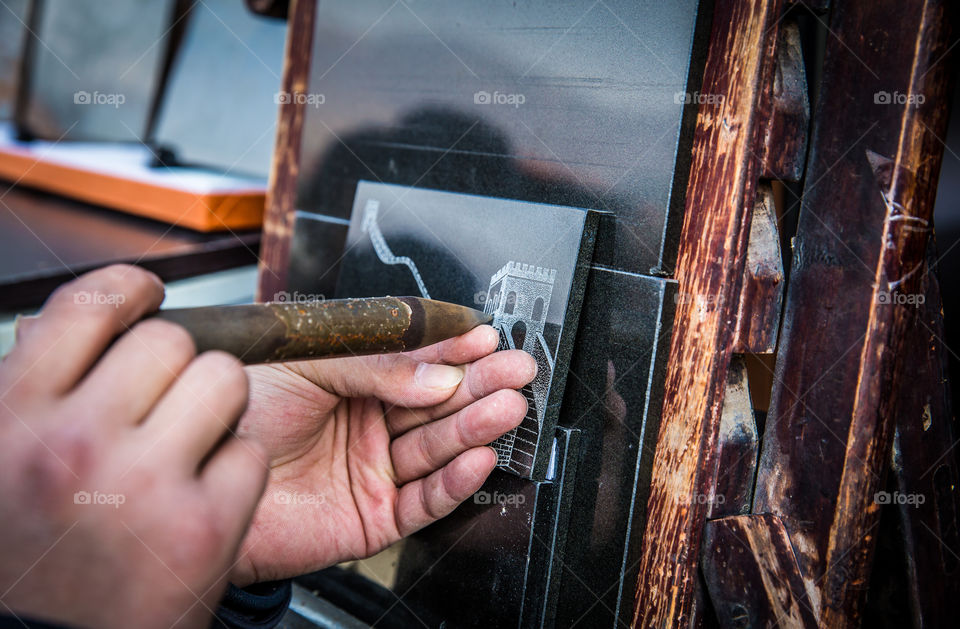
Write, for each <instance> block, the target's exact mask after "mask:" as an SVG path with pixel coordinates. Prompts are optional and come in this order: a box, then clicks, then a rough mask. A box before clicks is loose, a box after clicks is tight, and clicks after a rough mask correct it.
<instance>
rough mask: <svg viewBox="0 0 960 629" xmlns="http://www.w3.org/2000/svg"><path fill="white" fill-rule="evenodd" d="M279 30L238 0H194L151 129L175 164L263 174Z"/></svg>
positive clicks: (277, 73) (272, 121)
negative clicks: (154, 124)
mask: <svg viewBox="0 0 960 629" xmlns="http://www.w3.org/2000/svg"><path fill="white" fill-rule="evenodd" d="M286 32H287V24H286V22H285V21H283V20H278V19H274V18H267V17H262V16H259V15H255V14H253V13H251V12H250V10H249V9H247V6H246V3H244V2H240V1H238V0H204V1H203V2H199V3H196V4H194V5H193V8H192V9H191V13H190V18H189V22H188V23H187V29H186V33H185V34H184V39H183V42H182V43H181V44H180V48H179V50H178V51H177V56H176V59H175V63H174V65H173V67H172V69H171V72H170V77H169V79H168V80H167V87H166V92H165V94H164V97H163V101H162V103H161V107H160V111H159V115H158V117H157V124H156V130H155V134H154V140H155V142H156V143H157V144H158V145H159V146H162V147H163V148H164V149H166V150H169V151H171V152H172V157H173V158H174V160H175V163H177V164H183V165H190V166H201V167H207V168H211V169H213V170H216V171H219V172H229V173H231V174H235V175H249V176H253V177H260V178H263V179H266V178H267V176H268V175H269V174H270V163H271V158H272V156H273V149H274V144H275V143H276V135H277V134H276V118H277V110H278V101H281V93H280V86H281V74H282V73H283V49H284V41H285V38H286Z"/></svg>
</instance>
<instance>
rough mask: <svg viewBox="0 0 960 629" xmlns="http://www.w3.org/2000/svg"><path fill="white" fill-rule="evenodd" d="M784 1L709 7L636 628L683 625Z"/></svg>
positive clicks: (710, 476) (696, 556) (726, 1)
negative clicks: (717, 98)
mask: <svg viewBox="0 0 960 629" xmlns="http://www.w3.org/2000/svg"><path fill="white" fill-rule="evenodd" d="M780 11H781V2H780V1H779V0H767V1H761V2H753V3H748V2H736V1H731V0H724V1H720V2H717V3H716V6H715V9H714V18H713V30H712V33H711V38H710V51H709V53H708V56H707V61H706V69H705V74H704V81H703V88H702V90H701V93H703V94H717V95H723V99H722V100H723V102H722V104H719V105H710V104H704V105H701V109H700V113H699V117H698V120H697V129H696V132H695V136H694V150H693V163H692V166H691V176H690V181H689V184H688V187H687V195H686V210H685V216H684V223H683V227H682V230H681V236H680V250H679V256H678V263H677V273H676V278H677V280H678V282H679V291H680V297H681V298H680V299H678V304H677V312H676V318H675V324H674V334H673V338H672V341H671V348H670V358H669V364H668V367H667V377H666V389H665V390H666V397H665V401H664V409H663V422H662V424H661V428H660V433H659V436H658V440H657V449H656V456H655V459H654V467H653V480H652V484H651V493H650V498H649V500H648V502H647V514H648V517H647V522H646V529H645V531H644V536H643V539H642V541H641V543H642V556H641V562H640V570H639V578H638V583H637V596H636V599H635V600H636V603H635V610H634V625H635V626H639V627H657V628H658V629H659V628H660V627H667V626H685V625H686V623H688V622H689V613H690V608H691V606H692V594H693V585H694V582H695V580H696V575H697V571H696V568H697V564H698V559H699V549H700V539H701V534H702V527H703V522H704V518H705V516H706V507H707V505H706V501H704V500H703V496H705V495H707V494H708V493H709V492H710V491H711V489H712V487H713V485H714V476H715V472H716V469H715V466H714V462H715V459H714V455H715V452H714V450H715V447H716V441H717V434H718V431H719V425H720V410H721V406H722V401H723V389H724V386H725V384H726V371H727V367H728V365H729V362H730V357H731V353H732V350H733V343H734V327H735V326H734V325H732V323H733V322H734V321H735V320H736V312H737V305H738V298H739V294H740V285H741V279H742V275H743V268H744V261H745V259H746V241H747V234H748V232H749V225H750V215H751V210H752V204H753V199H754V195H755V190H756V177H757V175H758V173H759V170H760V160H759V151H758V147H759V141H760V136H761V133H762V130H763V128H764V125H765V121H766V119H767V116H768V114H769V106H770V96H771V92H772V83H773V81H772V75H773V68H774V65H775V63H774V62H775V60H776V44H777V30H778V28H777V27H778V24H779V22H778V18H779V17H780Z"/></svg>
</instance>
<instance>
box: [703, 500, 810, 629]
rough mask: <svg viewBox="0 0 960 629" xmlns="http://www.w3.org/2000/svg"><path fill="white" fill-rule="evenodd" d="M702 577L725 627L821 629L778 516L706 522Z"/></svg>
mask: <svg viewBox="0 0 960 629" xmlns="http://www.w3.org/2000/svg"><path fill="white" fill-rule="evenodd" d="M703 574H704V579H705V581H706V583H707V590H708V591H709V592H710V599H711V601H712V602H713V607H714V609H715V610H716V614H717V618H718V620H719V621H720V626H721V627H791V628H809V629H814V628H815V627H817V622H816V619H815V618H814V616H813V612H812V611H811V609H810V602H809V601H808V600H807V595H806V591H805V590H804V587H803V581H802V580H801V578H800V570H799V569H798V568H797V560H796V557H794V554H793V548H791V546H790V540H789V538H788V537H787V532H786V530H785V529H784V528H783V523H781V522H780V519H779V518H777V517H776V516H773V515H770V514H762V515H742V516H730V517H726V518H721V519H719V520H713V521H711V522H708V523H707V527H706V533H705V535H704V542H703Z"/></svg>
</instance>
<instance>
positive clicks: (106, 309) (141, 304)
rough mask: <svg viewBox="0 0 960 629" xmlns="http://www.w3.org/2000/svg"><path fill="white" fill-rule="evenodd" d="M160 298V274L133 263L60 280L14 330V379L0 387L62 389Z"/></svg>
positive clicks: (11, 361)
mask: <svg viewBox="0 0 960 629" xmlns="http://www.w3.org/2000/svg"><path fill="white" fill-rule="evenodd" d="M162 301H163V284H162V282H161V281H160V279H159V278H158V277H157V276H156V275H154V274H153V273H150V272H148V271H145V270H144V269H141V268H138V267H134V266H128V265H113V266H108V267H105V268H103V269H99V270H97V271H93V272H91V273H87V274H86V275H82V276H80V277H79V278H77V279H75V280H73V281H71V282H69V283H67V284H64V285H63V286H61V287H60V288H58V289H57V290H56V291H55V292H54V293H53V295H51V296H50V298H49V299H48V300H47V303H46V304H45V305H44V307H43V309H42V310H41V312H40V315H39V316H38V317H37V318H36V319H33V320H31V321H30V324H29V326H25V327H24V329H23V330H21V331H20V332H19V333H18V335H17V336H18V338H17V343H16V345H14V347H13V349H12V350H11V352H10V354H9V355H8V356H7V358H6V361H9V364H10V367H11V369H10V371H9V373H11V374H13V377H14V378H15V380H14V381H13V383H11V384H6V383H5V386H4V391H3V392H4V393H5V392H6V388H7V387H12V386H16V387H18V388H26V389H27V390H29V391H30V392H31V393H40V392H48V393H65V392H66V391H68V390H69V389H71V388H72V387H73V386H74V385H75V384H76V383H77V382H78V381H79V380H80V379H81V378H82V377H83V375H84V374H85V373H87V371H88V370H89V369H90V367H91V366H92V365H93V364H94V363H95V362H96V361H97V359H98V358H99V357H100V355H101V354H102V353H103V351H104V350H105V349H106V348H107V346H108V345H109V344H110V343H111V342H112V341H113V339H114V338H115V337H116V336H117V335H118V334H120V333H121V332H123V331H125V330H126V329H128V328H129V326H130V325H132V324H133V323H135V322H136V321H137V320H138V319H140V318H141V317H143V316H144V315H145V314H148V313H150V312H153V311H154V310H156V309H157V308H159V307H160V303H161V302H162Z"/></svg>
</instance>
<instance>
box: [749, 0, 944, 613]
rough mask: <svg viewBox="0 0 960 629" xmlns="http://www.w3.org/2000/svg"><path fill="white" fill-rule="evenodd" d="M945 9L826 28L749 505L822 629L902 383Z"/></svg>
mask: <svg viewBox="0 0 960 629" xmlns="http://www.w3.org/2000/svg"><path fill="white" fill-rule="evenodd" d="M945 7H946V3H945V2H942V1H937V0H928V1H921V0H916V1H913V2H894V1H890V0H884V1H880V0H860V1H855V2H844V3H840V4H838V5H836V6H835V7H834V8H833V10H832V13H831V22H830V30H831V35H832V36H831V37H830V38H828V41H827V49H826V54H825V62H824V64H825V70H824V79H823V82H822V86H821V91H820V95H821V96H820V102H819V105H818V111H817V114H816V121H817V122H816V125H815V132H814V135H813V137H812V140H811V142H812V151H811V157H810V164H809V166H808V171H807V176H806V185H805V190H804V195H803V209H802V212H801V215H800V221H799V227H798V232H797V236H796V238H795V248H794V262H793V265H792V272H791V277H790V287H789V289H788V294H787V300H786V307H785V311H784V322H783V328H782V338H781V342H780V346H779V352H778V359H777V364H776V379H775V380H776V381H775V383H774V389H773V393H772V399H771V408H770V414H769V415H768V418H767V423H766V432H765V435H764V439H763V452H762V455H761V462H760V467H759V470H758V482H757V488H756V498H755V502H754V511H755V512H769V513H774V514H776V515H778V516H779V517H781V519H782V520H783V524H784V526H785V527H786V530H787V531H788V533H789V535H790V540H791V542H792V544H793V547H794V548H795V549H796V552H797V561H798V565H799V567H800V571H801V574H802V577H803V579H804V584H805V587H806V590H807V593H808V595H809V597H810V601H811V604H812V606H813V608H814V610H815V613H816V616H817V620H818V622H820V623H822V624H823V625H825V626H830V627H853V626H859V619H860V617H861V614H862V609H863V600H864V593H865V590H866V586H867V577H868V575H869V570H870V565H871V559H872V551H873V547H874V543H875V537H876V531H875V529H876V526H877V521H878V515H879V510H880V505H878V504H877V503H876V502H875V499H874V496H875V494H876V492H877V491H879V490H881V489H883V488H884V485H883V471H884V470H885V469H886V463H887V457H888V456H889V453H890V445H891V438H892V436H893V425H894V421H893V418H894V409H893V407H894V402H895V399H896V391H897V388H898V385H899V382H900V378H901V377H905V374H906V373H907V372H905V369H909V367H907V366H905V365H904V364H903V360H902V356H903V354H904V343H905V342H906V339H907V338H908V336H909V335H908V334H907V331H908V328H909V325H910V319H911V316H912V315H911V313H910V309H911V308H912V307H913V306H912V305H911V304H909V303H906V300H909V299H910V298H911V296H912V297H913V298H914V299H915V297H916V295H917V294H918V291H919V281H920V278H921V277H922V273H921V272H919V271H921V269H922V265H923V261H924V254H925V248H926V245H927V239H928V237H929V234H930V229H929V227H930V224H931V220H932V210H933V198H934V193H935V186H936V178H937V174H938V172H939V168H940V162H941V159H942V153H943V146H942V144H940V141H939V140H938V136H939V137H942V136H943V134H944V131H945V126H946V113H947V108H946V89H945V88H946V77H947V65H946V63H945V61H944V55H945V53H946V52H947V45H946V41H947V39H946V35H945V32H944V26H945V23H946V20H945ZM891 16H896V19H891ZM898 95H899V96H898ZM921 95H922V103H921V102H919V98H918V97H919V96H921ZM911 97H912V98H911ZM901 300H904V302H903V303H901Z"/></svg>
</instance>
